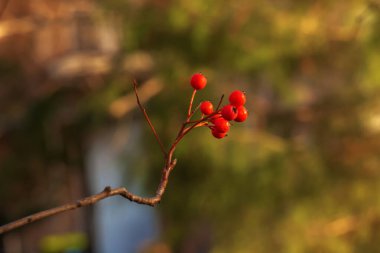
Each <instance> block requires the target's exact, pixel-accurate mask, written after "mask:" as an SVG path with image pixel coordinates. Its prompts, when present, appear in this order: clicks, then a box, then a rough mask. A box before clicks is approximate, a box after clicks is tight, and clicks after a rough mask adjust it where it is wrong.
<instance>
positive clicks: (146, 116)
mask: <svg viewBox="0 0 380 253" xmlns="http://www.w3.org/2000/svg"><path fill="white" fill-rule="evenodd" d="M133 89H134V91H135V95H136V100H137V104H138V105H139V108H140V110H141V111H142V113H143V114H144V117H145V119H146V121H147V122H148V124H149V126H150V129H151V130H152V132H153V134H154V137H155V138H156V140H157V142H158V144H159V145H160V148H161V151H162V153H163V154H164V156H165V157H166V155H167V153H166V151H165V148H164V145H163V144H162V142H161V139H160V137H159V136H158V134H157V132H156V130H155V129H154V126H153V124H152V122H151V121H150V119H149V116H148V114H147V113H146V110H145V108H144V107H143V106H142V105H141V103H140V99H139V95H138V93H137V82H136V80H133Z"/></svg>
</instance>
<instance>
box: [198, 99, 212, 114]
mask: <svg viewBox="0 0 380 253" xmlns="http://www.w3.org/2000/svg"><path fill="white" fill-rule="evenodd" d="M213 111H214V106H213V105H212V103H211V102H210V101H204V102H202V103H201V112H202V113H203V114H204V115H210V114H211V113H213Z"/></svg>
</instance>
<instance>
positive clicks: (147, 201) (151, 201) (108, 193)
mask: <svg viewBox="0 0 380 253" xmlns="http://www.w3.org/2000/svg"><path fill="white" fill-rule="evenodd" d="M176 162H177V160H174V161H173V162H171V163H170V165H169V166H168V167H165V168H164V169H163V171H162V177H161V182H160V184H159V186H158V188H157V191H156V195H155V196H154V197H152V198H143V197H140V196H137V195H134V194H133V193H131V192H129V191H128V190H127V189H126V188H124V187H119V188H114V189H111V187H109V186H107V187H105V188H104V190H103V191H102V192H100V193H98V194H95V195H92V196H89V197H86V198H83V199H80V200H77V201H75V202H72V203H69V204H65V205H62V206H58V207H55V208H51V209H48V210H45V211H42V212H38V213H35V214H32V215H29V216H27V217H24V218H21V219H19V220H16V221H14V222H11V223H8V224H6V225H3V226H1V227H0V234H3V233H5V232H8V231H10V230H13V229H16V228H18V227H21V226H24V225H26V224H29V223H32V222H34V221H38V220H41V219H43V218H47V217H49V216H53V215H56V214H59V213H63V212H66V211H70V210H74V209H77V208H80V207H84V206H89V205H93V204H95V203H97V202H98V201H100V200H102V199H105V198H108V197H112V196H116V195H120V196H122V197H124V198H127V199H129V200H130V201H132V202H136V203H139V204H143V205H149V206H155V205H157V204H158V203H159V202H160V201H161V198H162V195H163V194H164V192H165V189H166V186H167V184H168V179H169V174H170V172H171V171H172V170H173V168H174V166H175V165H176Z"/></svg>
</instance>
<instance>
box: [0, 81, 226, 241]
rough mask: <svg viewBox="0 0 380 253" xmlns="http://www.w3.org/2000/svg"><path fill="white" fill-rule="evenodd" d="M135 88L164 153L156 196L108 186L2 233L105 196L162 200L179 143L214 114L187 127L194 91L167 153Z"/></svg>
mask: <svg viewBox="0 0 380 253" xmlns="http://www.w3.org/2000/svg"><path fill="white" fill-rule="evenodd" d="M133 88H134V91H135V95H136V100H137V104H138V106H139V108H140V110H141V111H142V113H143V114H144V117H145V119H146V121H147V122H148V124H149V126H150V128H151V130H152V132H153V134H154V136H155V137H156V140H157V142H158V144H159V145H160V147H161V151H162V153H163V155H164V161H165V165H164V168H163V169H162V175H161V180H160V183H159V185H158V187H157V190H156V194H155V196H154V197H150V198H144V197H140V196H138V195H134V194H133V193H131V192H129V191H128V190H127V189H126V188H125V187H119V188H114V189H112V188H111V187H109V186H107V187H106V188H104V190H103V191H102V192H100V193H98V194H95V195H91V196H89V197H86V198H83V199H80V200H78V201H76V202H72V203H69V204H65V205H62V206H58V207H55V208H51V209H48V210H45V211H42V212H38V213H35V214H32V215H29V216H27V217H24V218H21V219H19V220H16V221H14V222H11V223H8V224H5V225H3V226H0V234H2V233H5V232H8V231H10V230H13V229H16V228H18V227H21V226H24V225H26V224H29V223H32V222H34V221H37V220H41V219H43V218H46V217H49V216H53V215H56V214H59V213H62V212H66V211H69V210H74V209H77V208H80V207H84V206H89V205H93V204H95V203H97V202H98V201H100V200H102V199H105V198H108V197H111V196H116V195H120V196H122V197H124V198H127V199H129V200H130V201H132V202H136V203H138V204H143V205H149V206H155V205H157V204H158V203H159V202H160V201H161V198H162V195H163V194H164V192H165V189H166V186H167V184H168V180H169V175H170V173H171V171H172V170H173V169H174V167H175V166H176V164H177V159H173V155H174V151H175V149H176V147H177V145H178V143H179V142H180V141H181V140H182V138H183V137H184V136H185V135H186V134H187V133H188V132H189V131H190V130H191V129H193V128H195V127H198V126H203V125H207V120H208V118H209V117H211V116H212V115H209V116H207V117H202V118H201V119H199V120H198V121H195V122H194V123H193V125H191V126H189V127H187V128H186V125H187V124H189V123H190V122H191V121H190V118H191V116H192V115H193V113H192V112H191V109H192V104H193V101H194V97H195V94H196V91H194V92H193V94H192V96H191V99H190V104H189V110H188V112H187V117H186V120H185V122H184V123H183V124H182V127H181V128H180V130H179V132H178V135H177V137H176V139H175V140H174V142H173V144H172V145H171V147H170V149H169V152H167V153H166V151H165V149H164V146H163V145H162V142H161V140H160V138H159V136H158V134H157V132H156V130H155V129H154V127H153V125H152V122H151V121H150V119H149V116H148V114H147V113H146V110H145V108H144V107H143V106H142V105H141V103H140V99H139V96H138V92H137V83H136V81H133ZM222 99H223V96H222V98H221V100H222ZM220 103H221V101H220V102H219V105H218V108H219V106H220ZM216 113H218V111H216V112H215V113H214V114H216Z"/></svg>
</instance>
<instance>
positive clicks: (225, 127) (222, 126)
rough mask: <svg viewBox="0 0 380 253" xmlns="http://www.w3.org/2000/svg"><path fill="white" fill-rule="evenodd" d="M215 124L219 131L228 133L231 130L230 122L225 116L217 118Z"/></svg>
mask: <svg viewBox="0 0 380 253" xmlns="http://www.w3.org/2000/svg"><path fill="white" fill-rule="evenodd" d="M214 125H215V126H214V129H215V130H216V131H218V132H222V133H226V132H228V131H229V130H230V123H229V122H228V121H227V120H225V119H224V118H217V119H216V120H215V123H214Z"/></svg>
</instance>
